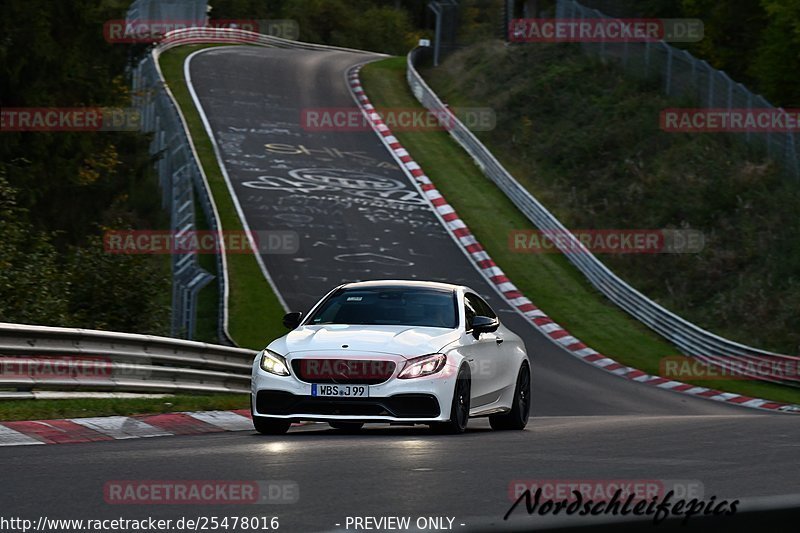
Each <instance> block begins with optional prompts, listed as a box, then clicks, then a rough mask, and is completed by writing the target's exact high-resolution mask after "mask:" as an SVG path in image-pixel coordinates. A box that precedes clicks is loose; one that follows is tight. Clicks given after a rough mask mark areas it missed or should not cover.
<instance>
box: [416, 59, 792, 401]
mask: <svg viewBox="0 0 800 533" xmlns="http://www.w3.org/2000/svg"><path fill="white" fill-rule="evenodd" d="M423 50H424V49H423V48H415V49H414V50H412V51H411V52H410V53H409V54H408V58H407V59H408V68H407V71H406V80H407V82H408V85H409V87H410V88H411V91H412V93H413V94H414V97H415V98H416V99H417V100H419V101H420V103H421V104H422V105H423V106H424V107H426V108H427V109H429V110H430V111H432V112H434V113H446V112H447V106H446V105H445V104H443V103H442V101H441V100H440V99H439V97H438V96H437V95H436V94H435V93H434V92H433V91H432V90H431V88H430V87H428V85H427V84H426V83H425V80H423V79H422V76H420V74H419V73H418V72H417V70H416V68H415V63H416V62H417V60H418V58H419V54H420V53H421V52H422V51H423ZM450 124H451V127H450V128H448V131H449V132H450V135H452V137H453V138H454V139H455V140H456V142H458V144H459V145H461V147H462V148H463V149H464V150H466V152H467V153H468V154H469V155H470V156H471V157H472V159H473V160H474V161H475V164H476V165H478V167H479V168H480V169H481V171H482V172H483V173H484V174H485V175H486V177H487V178H489V179H490V180H491V181H493V182H494V183H495V184H496V185H497V186H498V187H499V188H500V190H501V191H503V193H504V194H505V195H506V196H507V197H508V198H509V199H510V200H511V201H512V202H513V203H514V205H515V206H516V207H517V208H518V209H519V210H520V211H521V212H522V213H523V214H524V215H525V216H526V217H527V218H528V220H530V221H531V222H532V223H533V225H534V226H536V227H537V228H539V229H540V230H553V231H556V232H558V234H559V235H564V238H563V239H557V241H558V243H557V245H558V246H559V249H561V250H573V251H574V250H579V251H580V252H579V253H567V254H565V255H566V257H567V259H569V260H570V262H572V264H574V265H575V267H576V268H578V270H580V271H581V272H582V273H583V274H584V275H585V276H586V278H587V279H588V280H589V281H590V282H591V283H592V285H594V286H595V287H596V288H597V290H599V291H600V292H601V293H603V294H604V295H605V296H606V297H607V298H608V299H610V300H611V301H612V302H614V303H615V304H617V305H618V306H620V307H621V308H622V309H624V310H625V311H627V312H628V313H630V314H631V315H632V316H633V317H634V318H636V319H637V320H639V321H640V322H642V323H643V324H645V325H646V326H648V327H650V328H651V329H653V330H654V331H655V332H657V333H658V334H659V335H661V336H663V337H664V338H666V339H667V340H668V341H670V342H671V343H673V344H674V345H675V346H677V347H678V348H679V349H680V350H681V351H682V352H683V353H685V354H686V355H688V356H692V357H698V358H699V359H701V360H702V361H704V362H706V363H709V364H712V365H715V366H718V367H721V368H726V369H727V368H728V367H729V366H730V365H731V361H738V362H750V363H752V364H751V365H750V366H751V367H752V368H761V365H757V364H756V363H762V362H763V361H765V360H767V361H776V360H778V361H781V362H782V364H783V365H784V366H785V367H787V368H797V365H798V364H800V357H797V356H789V355H781V354H775V353H772V352H767V351H764V350H759V349H757V348H752V347H749V346H745V345H743V344H739V343H737V342H733V341H731V340H728V339H724V338H722V337H720V336H718V335H715V334H713V333H711V332H709V331H706V330H704V329H702V328H700V327H699V326H696V325H695V324H692V323H691V322H688V321H687V320H685V319H683V318H681V317H679V316H677V315H676V314H674V313H672V312H670V311H668V310H667V309H665V308H664V307H662V306H661V305H659V304H657V303H656V302H654V301H652V300H650V299H649V298H647V297H646V296H644V295H643V294H642V293H640V292H639V291H637V290H636V289H634V288H633V287H631V286H630V285H628V284H627V283H625V281H623V280H622V279H621V278H619V277H618V276H617V275H615V274H614V273H613V272H611V270H609V269H608V268H607V267H606V266H605V265H603V263H601V262H600V260H598V259H597V258H596V257H595V256H594V255H593V254H592V253H591V252H589V250H588V249H586V247H585V246H583V244H582V243H581V242H580V241H579V240H578V239H577V238H575V237H574V236H573V235H572V234H571V233H570V232H569V231H568V230H567V228H566V227H565V226H564V225H563V224H562V223H561V222H560V221H559V220H558V219H557V218H556V217H555V216H553V214H552V213H550V212H549V211H548V210H547V209H546V208H545V207H544V206H543V205H542V204H541V203H539V201H538V200H537V199H536V198H534V197H533V195H531V194H530V193H529V192H528V191H527V190H526V189H525V188H524V187H523V186H522V185H520V183H519V182H518V181H517V180H516V179H514V177H513V176H512V175H511V174H509V172H508V171H507V170H506V169H505V168H504V167H503V165H501V164H500V162H499V161H497V159H496V158H495V157H494V156H493V155H492V153H491V152H490V151H489V150H488V149H487V148H486V147H485V146H484V145H483V144H482V143H481V142H480V141H479V140H478V139H477V137H475V135H473V134H472V132H471V131H469V129H467V127H466V126H464V124H462V123H461V122H460V121H459V120H458V119H456V118H455V117H453V118H452V120H451V123H450ZM742 366H744V365H739V368H741V367H742ZM746 375H748V377H751V378H753V379H758V380H762V381H771V382H775V383H783V384H787V385H792V386H798V385H800V382H798V380H797V377H796V375H795V376H791V375H789V376H786V375H773V374H771V373H766V374H765V373H763V372H760V371H753V372H746Z"/></svg>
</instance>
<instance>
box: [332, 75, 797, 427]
mask: <svg viewBox="0 0 800 533" xmlns="http://www.w3.org/2000/svg"><path fill="white" fill-rule="evenodd" d="M361 67H362V65H357V66H355V67H353V68H352V69H350V71H349V72H348V75H347V79H348V82H349V87H350V90H351V92H352V95H353V98H354V99H355V100H356V102H357V103H358V105H359V107H360V108H361V110H362V112H363V113H364V114H365V115H366V117H367V119H368V120H369V122H370V125H371V126H372V129H373V130H375V133H377V134H378V136H379V137H380V139H381V141H383V144H384V145H385V146H386V147H387V148H388V149H389V151H390V152H391V153H392V154H393V155H394V157H395V159H396V160H397V162H398V163H399V164H400V166H401V168H402V169H403V170H404V171H405V172H406V174H407V175H408V176H409V177H410V178H411V180H412V182H413V183H414V184H415V185H416V186H417V188H418V189H419V191H420V193H421V194H422V195H423V196H424V197H426V198H427V199H428V201H429V202H430V204H431V207H432V208H433V210H434V212H435V213H436V215H437V217H438V218H439V219H440V220H441V221H442V224H443V225H444V226H445V228H447V231H449V232H450V233H451V235H452V236H453V237H454V238H455V240H456V242H458V244H459V245H460V246H461V247H462V248H463V250H464V251H465V252H466V255H467V256H468V257H469V258H470V260H471V261H472V263H473V264H474V265H475V267H476V268H477V269H478V270H479V271H480V272H481V274H482V275H483V276H484V277H485V278H486V279H487V280H488V281H489V282H491V283H492V284H493V285H494V286H495V287H496V289H497V291H498V292H499V293H500V294H502V295H503V298H505V300H506V301H507V302H508V303H509V305H511V306H512V307H514V308H515V309H516V310H517V311H519V312H520V313H521V314H522V315H523V316H524V317H525V318H527V319H528V321H530V322H531V324H533V325H534V326H535V327H536V328H537V329H539V330H540V331H541V332H542V333H544V334H545V335H546V336H547V337H548V338H549V339H550V340H552V341H553V342H555V343H556V344H558V345H559V346H561V347H562V348H563V349H565V350H566V351H567V352H569V353H571V354H572V355H574V356H575V357H578V358H579V359H581V360H582V361H585V362H587V363H589V364H592V365H594V366H596V367H598V368H602V369H603V370H605V371H607V372H611V373H612V374H616V375H617V376H619V377H622V378H625V379H629V380H632V381H638V382H639V383H644V384H646V385H651V386H654V387H659V388H661V389H668V390H671V391H675V392H681V393H683V394H690V395H692V396H697V397H700V398H707V399H709V400H715V401H720V402H726V403H732V404H737V405H742V406H745V407H752V408H756V409H766V410H770V411H783V412H791V413H800V405H793V404H786V403H780V402H773V401H770V400H763V399H760V398H752V397H749V396H743V395H741V394H735V393H732V392H723V391H719V390H715V389H709V388H707V387H699V386H696V385H690V384H688V383H682V382H680V381H674V380H670V379H666V378H663V377H661V376H653V375H650V374H647V373H645V372H642V371H641V370H637V369H635V368H632V367H629V366H625V365H623V364H621V363H618V362H616V361H614V360H613V359H611V358H610V357H606V356H604V355H602V354H600V353H598V352H597V351H595V350H593V349H592V348H590V347H588V346H586V345H585V344H584V343H582V342H581V341H580V340H579V339H577V338H575V337H574V336H572V335H570V333H569V331H567V330H566V329H564V328H562V327H561V326H560V325H559V324H557V323H556V322H554V321H553V320H552V319H551V318H550V317H548V316H547V315H546V314H545V313H544V312H543V311H542V310H541V309H539V308H538V307H536V306H535V305H534V304H533V302H531V301H530V300H529V299H528V298H526V297H525V295H523V294H522V293H521V292H520V290H519V289H517V287H516V286H515V285H514V284H513V283H512V282H511V280H510V279H508V277H507V276H506V275H505V273H504V272H503V271H502V270H501V269H500V267H498V266H497V265H496V264H495V262H494V261H492V258H491V257H489V254H488V253H487V252H486V251H485V250H484V249H483V247H482V246H481V245H480V243H479V242H478V240H477V239H476V238H475V236H474V235H473V234H472V232H470V230H469V228H468V227H467V225H466V224H465V223H464V221H462V220H461V218H459V216H458V214H457V213H456V211H455V209H453V207H452V206H451V205H450V204H448V203H447V200H445V198H444V196H442V194H441V193H440V192H439V191H438V190H437V189H436V186H435V185H434V184H433V183H432V182H431V180H430V178H428V176H426V175H425V172H424V171H423V170H422V168H420V166H419V165H418V164H417V163H416V162H415V161H414V160H413V159H412V158H411V156H410V155H409V154H408V151H406V149H405V148H403V145H401V144H400V142H398V140H397V138H396V137H395V136H394V135H392V132H391V130H390V129H389V127H388V126H387V125H386V124H385V123H384V122H383V119H382V118H381V116H380V115H379V114H378V113H377V112H376V111H375V108H374V107H373V106H372V104H371V103H370V101H369V98H368V97H367V95H366V94H365V93H364V89H363V87H362V86H361V81H360V79H359V75H358V74H359V71H360V70H361Z"/></svg>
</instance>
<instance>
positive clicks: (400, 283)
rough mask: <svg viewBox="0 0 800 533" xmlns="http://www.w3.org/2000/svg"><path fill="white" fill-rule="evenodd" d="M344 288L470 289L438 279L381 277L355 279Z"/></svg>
mask: <svg viewBox="0 0 800 533" xmlns="http://www.w3.org/2000/svg"><path fill="white" fill-rule="evenodd" d="M341 287H342V288H347V289H360V288H364V289H368V288H373V287H387V288H388V287H409V288H411V287H418V288H428V289H440V290H451V291H457V290H459V289H466V290H469V289H468V288H467V287H464V286H463V285H453V284H452V283H441V282H438V281H418V280H403V279H399V280H398V279H380V280H372V281H355V282H352V283H345V284H343V285H341Z"/></svg>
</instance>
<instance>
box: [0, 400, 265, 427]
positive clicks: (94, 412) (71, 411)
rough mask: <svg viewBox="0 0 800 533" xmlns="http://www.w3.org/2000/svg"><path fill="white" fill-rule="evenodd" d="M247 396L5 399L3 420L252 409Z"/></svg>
mask: <svg viewBox="0 0 800 533" xmlns="http://www.w3.org/2000/svg"><path fill="white" fill-rule="evenodd" d="M249 401H250V398H249V395H247V394H218V395H213V396H193V395H185V394H184V395H175V396H168V397H164V398H76V399H73V400H3V401H2V402H0V420H3V421H11V420H52V419H57V418H82V417H89V416H111V415H125V416H127V415H140V414H155V413H174V412H177V411H211V410H228V409H247V408H249V405H250V404H249Z"/></svg>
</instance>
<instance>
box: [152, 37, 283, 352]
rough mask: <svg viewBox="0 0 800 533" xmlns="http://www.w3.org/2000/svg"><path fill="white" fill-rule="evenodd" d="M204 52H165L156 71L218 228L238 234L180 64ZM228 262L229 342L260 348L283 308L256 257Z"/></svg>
mask: <svg viewBox="0 0 800 533" xmlns="http://www.w3.org/2000/svg"><path fill="white" fill-rule="evenodd" d="M202 48H208V46H207V45H196V46H185V47H179V48H175V49H172V50H169V51H167V52H165V53H164V54H162V55H161V58H160V65H161V69H162V72H163V73H164V78H165V79H166V80H167V84H168V85H169V87H170V90H172V93H173V95H174V96H175V99H176V100H177V101H178V104H179V105H180V107H181V110H182V111H183V113H184V116H185V117H186V122H187V123H188V126H189V131H190V132H191V135H192V139H193V140H194V143H195V148H196V149H197V154H198V156H199V157H200V161H201V164H202V165H203V170H204V171H205V173H206V176H207V178H208V182H209V185H210V187H211V192H212V195H213V196H214V201H215V202H216V204H217V210H218V211H219V217H220V226H221V227H222V229H223V230H225V231H242V230H243V227H242V223H241V220H240V219H239V216H238V214H237V212H236V208H235V206H234V203H233V201H232V200H231V196H230V193H229V192H228V187H227V185H226V184H225V179H224V178H223V176H222V172H221V171H220V169H219V165H218V163H217V160H216V157H215V156H214V148H213V146H212V144H211V140H210V139H209V138H208V135H207V134H206V131H205V128H204V127H203V123H202V121H201V120H200V115H199V113H198V112H197V110H196V109H195V106H194V102H193V101H192V97H191V95H190V94H189V90H188V88H187V86H186V80H185V79H184V77H183V64H184V61H185V60H186V58H187V57H188V56H189V54H191V53H192V52H195V51H196V50H199V49H202ZM227 259H228V276H229V283H230V288H229V290H230V299H229V330H230V334H231V337H233V339H234V340H235V341H236V343H237V344H239V345H240V346H242V347H246V348H253V349H259V348H263V347H264V346H265V345H266V344H267V342H269V341H270V340H271V339H274V338H276V337H279V336H281V335H283V334H284V333H285V328H284V327H283V326H282V325H281V318H282V317H283V314H284V310H283V307H282V306H281V305H280V302H279V301H278V299H277V297H276V296H275V294H274V293H273V291H272V288H271V287H270V285H269V283H267V280H266V279H265V278H264V274H263V273H262V272H261V269H260V268H259V266H258V263H257V262H256V259H255V256H254V255H252V254H241V253H235V254H229V255H228V256H227ZM215 285H216V283H215ZM210 290H215V288H214V287H206V289H204V291H210ZM201 303H202V297H201ZM206 305H208V304H207V303H206Z"/></svg>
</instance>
